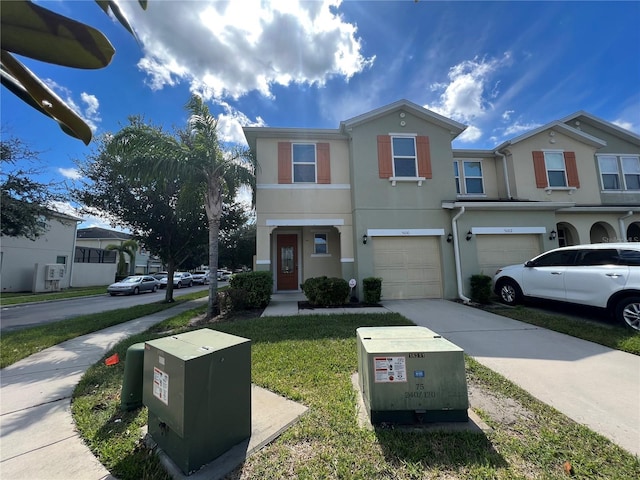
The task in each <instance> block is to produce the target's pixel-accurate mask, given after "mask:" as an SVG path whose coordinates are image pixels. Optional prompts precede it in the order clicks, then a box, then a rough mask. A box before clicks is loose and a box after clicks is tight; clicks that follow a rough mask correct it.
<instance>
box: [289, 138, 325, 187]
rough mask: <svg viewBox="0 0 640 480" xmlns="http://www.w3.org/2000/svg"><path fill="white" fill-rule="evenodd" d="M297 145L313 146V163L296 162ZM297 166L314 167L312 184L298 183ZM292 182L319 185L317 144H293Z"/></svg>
mask: <svg viewBox="0 0 640 480" xmlns="http://www.w3.org/2000/svg"><path fill="white" fill-rule="evenodd" d="M296 145H305V146H309V145H311V146H313V162H296V156H295V146H296ZM296 165H313V181H311V182H303V181H296ZM291 181H292V183H318V148H317V146H316V144H315V143H310V142H295V143H292V144H291Z"/></svg>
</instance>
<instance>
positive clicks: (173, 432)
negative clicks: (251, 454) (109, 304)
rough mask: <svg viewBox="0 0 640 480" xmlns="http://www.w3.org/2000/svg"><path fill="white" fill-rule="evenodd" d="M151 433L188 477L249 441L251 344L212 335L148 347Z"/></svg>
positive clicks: (189, 334) (190, 335) (146, 369)
mask: <svg viewBox="0 0 640 480" xmlns="http://www.w3.org/2000/svg"><path fill="white" fill-rule="evenodd" d="M142 400H143V403H144V404H145V405H146V406H147V407H148V410H149V421H148V432H149V435H151V437H152V438H153V440H154V441H155V442H156V443H157V444H158V446H159V447H160V448H161V449H162V450H163V451H164V452H165V453H166V454H167V456H168V457H169V458H170V459H171V460H172V461H173V462H174V463H175V464H176V465H177V466H178V467H179V468H180V469H181V470H182V472H183V473H185V474H187V475H188V474H190V473H192V472H194V471H196V470H198V469H199V468H200V467H202V466H203V465H205V464H207V463H209V462H211V461H212V460H215V459H216V458H217V457H219V456H220V455H222V454H223V453H225V452H226V451H227V450H229V449H230V448H231V447H233V446H235V445H237V444H238V443H240V442H242V441H243V440H246V439H247V438H249V437H250V436H251V341H250V340H249V339H246V338H242V337H237V336H235V335H229V334H227V333H223V332H218V331H215V330H210V329H201V330H195V331H192V332H187V333H182V334H179V335H173V336H169V337H164V338H159V339H157V340H152V341H149V342H146V344H145V352H144V386H143V392H142Z"/></svg>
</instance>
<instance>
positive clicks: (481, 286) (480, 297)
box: [471, 274, 492, 304]
mask: <svg viewBox="0 0 640 480" xmlns="http://www.w3.org/2000/svg"><path fill="white" fill-rule="evenodd" d="M491 281H492V278H491V277H489V276H488V275H480V274H478V275H471V300H473V301H474V302H478V303H482V304H487V303H490V301H491V300H490V299H491Z"/></svg>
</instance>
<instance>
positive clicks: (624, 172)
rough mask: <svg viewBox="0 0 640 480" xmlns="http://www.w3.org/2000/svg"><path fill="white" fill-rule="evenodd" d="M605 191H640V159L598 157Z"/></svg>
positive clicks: (632, 156)
mask: <svg viewBox="0 0 640 480" xmlns="http://www.w3.org/2000/svg"><path fill="white" fill-rule="evenodd" d="M598 167H599V168H600V179H601V181H602V189H603V190H640V157H638V156H635V155H598Z"/></svg>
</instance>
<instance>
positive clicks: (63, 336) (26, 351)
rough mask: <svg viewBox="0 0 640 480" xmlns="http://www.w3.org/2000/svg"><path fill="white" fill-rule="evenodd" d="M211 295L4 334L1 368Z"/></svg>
mask: <svg viewBox="0 0 640 480" xmlns="http://www.w3.org/2000/svg"><path fill="white" fill-rule="evenodd" d="M208 294H209V292H208V291H206V290H204V291H201V292H193V293H190V294H187V295H184V296H182V297H179V298H178V299H177V300H176V301H175V302H173V303H164V302H158V303H151V304H147V305H137V306H134V307H130V308H122V309H118V310H110V311H108V312H103V313H92V314H90V315H82V316H79V317H74V318H69V319H67V320H61V321H59V322H54V323H48V324H46V325H39V326H37V327H32V328H24V329H21V330H14V331H11V332H6V333H3V334H2V337H1V338H0V368H5V367H8V366H9V365H11V364H13V363H15V362H17V361H18V360H22V359H23V358H26V357H28V356H29V355H33V354H34V353H37V352H39V351H41V350H44V349H45V348H49V347H52V346H53V345H57V344H59V343H62V342H64V341H65V340H70V339H72V338H76V337H79V336H80V335H85V334H87V333H91V332H95V331H98V330H102V329H104V328H107V327H110V326H112V325H117V324H119V323H123V322H128V321H129V320H133V319H135V318H139V317H143V316H145V315H151V314H153V313H156V312H160V311H162V310H166V309H167V308H171V307H174V306H176V305H179V304H181V303H183V302H186V301H188V300H193V299H195V298H201V297H206V296H207V295H208Z"/></svg>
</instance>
